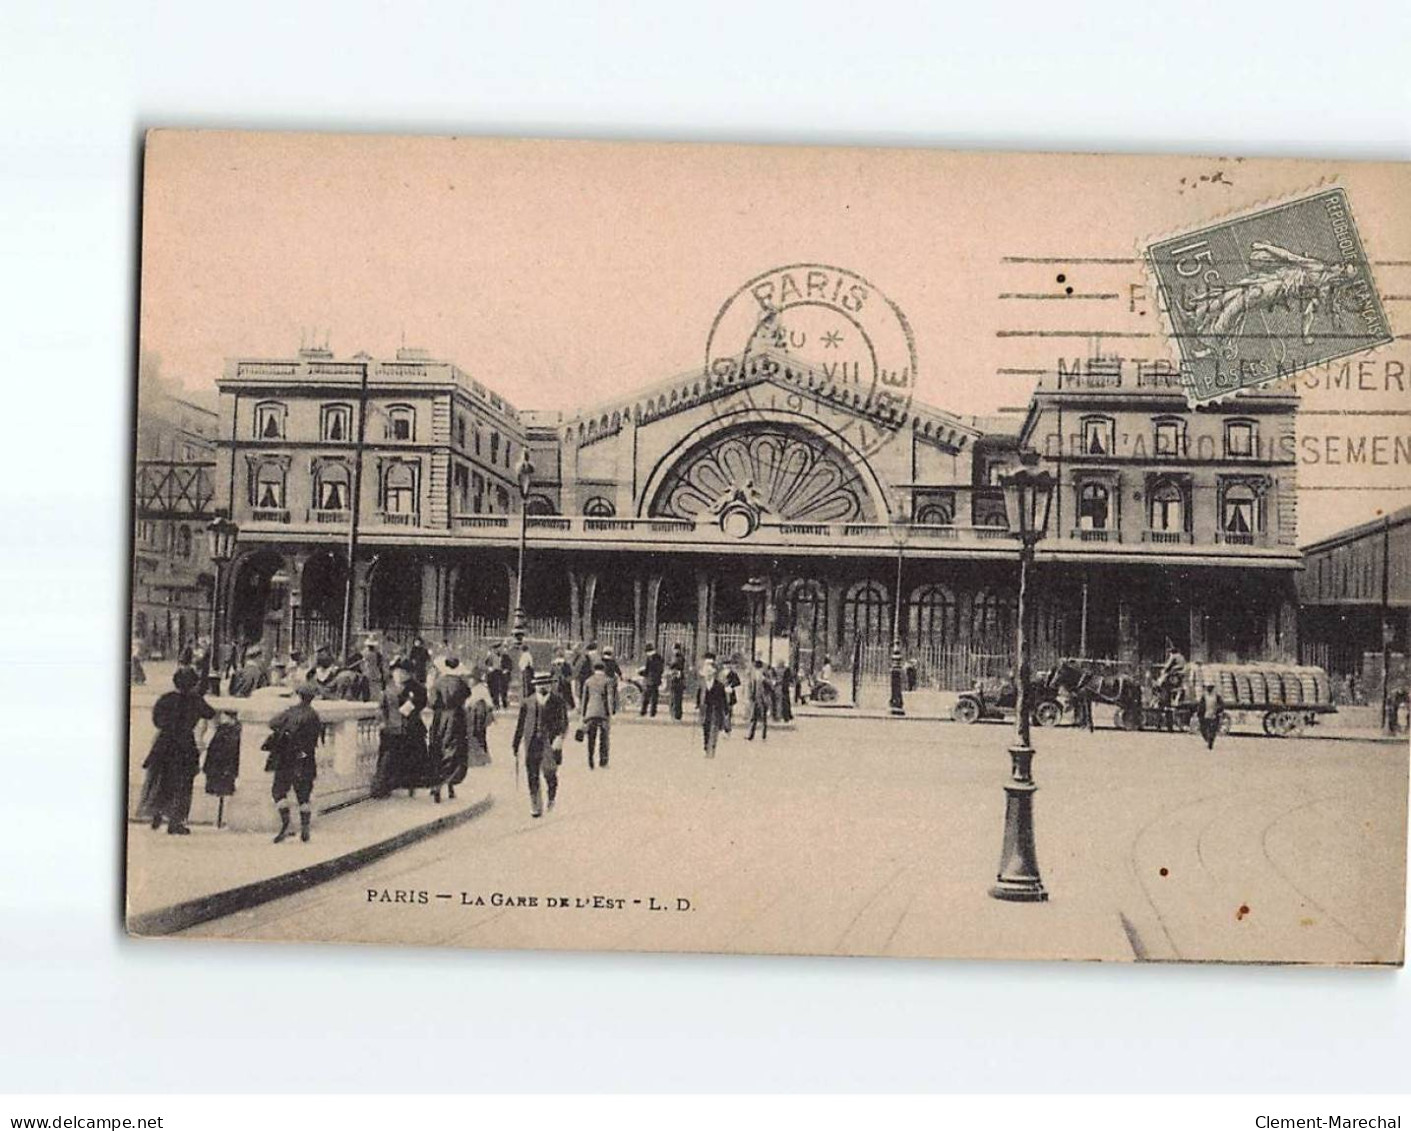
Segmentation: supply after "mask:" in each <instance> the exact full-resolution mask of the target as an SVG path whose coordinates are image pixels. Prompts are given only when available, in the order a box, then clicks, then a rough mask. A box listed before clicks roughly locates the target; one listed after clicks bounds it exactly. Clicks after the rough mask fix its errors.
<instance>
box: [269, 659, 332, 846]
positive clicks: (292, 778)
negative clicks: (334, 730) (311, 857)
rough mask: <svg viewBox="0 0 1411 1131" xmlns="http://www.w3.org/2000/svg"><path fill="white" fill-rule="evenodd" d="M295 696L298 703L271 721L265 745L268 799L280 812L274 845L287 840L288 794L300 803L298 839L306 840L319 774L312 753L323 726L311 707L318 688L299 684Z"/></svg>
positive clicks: (312, 685) (307, 684)
mask: <svg viewBox="0 0 1411 1131" xmlns="http://www.w3.org/2000/svg"><path fill="white" fill-rule="evenodd" d="M295 694H296V695H297V696H298V697H299V701H298V702H297V703H295V704H294V705H293V706H292V707H286V708H285V709H284V710H283V711H281V712H280V713H279V714H277V715H275V716H274V718H272V719H270V721H269V726H270V736H269V739H268V741H267V742H266V749H268V750H269V761H268V762H266V764H265V769H267V770H273V771H274V784H273V785H272V786H271V787H270V796H271V797H272V798H274V804H275V807H276V808H277V809H278V810H279V832H278V833H277V834H276V835H275V838H274V843H275V844H279V843H280V842H281V841H283V840H287V839H288V837H289V834H290V831H291V830H290V826H289V809H290V803H289V794H290V792H291V791H292V792H293V794H294V797H295V799H296V800H297V801H298V802H299V839H300V840H303V841H307V840H308V839H309V825H310V823H311V822H312V820H313V808H312V805H311V802H312V799H313V792H314V778H315V776H317V774H318V763H317V762H316V761H315V757H314V752H315V750H316V748H317V747H318V740H319V736H320V735H321V734H322V733H323V724H322V723H321V722H320V721H319V717H318V712H317V711H315V710H314V709H313V707H312V706H310V704H311V703H312V701H313V700H314V699H316V698H317V697H318V687H317V686H316V685H314V684H312V683H308V682H305V683H301V684H300V685H299V686H298V687H297V688H296V689H295Z"/></svg>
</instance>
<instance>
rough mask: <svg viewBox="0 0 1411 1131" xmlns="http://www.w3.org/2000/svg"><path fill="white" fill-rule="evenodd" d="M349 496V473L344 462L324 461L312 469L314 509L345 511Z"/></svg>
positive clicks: (347, 506)
mask: <svg viewBox="0 0 1411 1131" xmlns="http://www.w3.org/2000/svg"><path fill="white" fill-rule="evenodd" d="M349 497H350V487H349V474H348V468H347V467H346V466H345V465H344V464H341V463H325V464H320V465H318V466H317V467H316V468H315V469H314V509H315V510H321V511H345V510H347V509H348V508H349V503H348V500H349Z"/></svg>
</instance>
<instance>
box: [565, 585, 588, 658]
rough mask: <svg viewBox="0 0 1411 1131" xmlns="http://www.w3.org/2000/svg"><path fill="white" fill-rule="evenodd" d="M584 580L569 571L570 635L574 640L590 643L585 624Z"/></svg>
mask: <svg viewBox="0 0 1411 1131" xmlns="http://www.w3.org/2000/svg"><path fill="white" fill-rule="evenodd" d="M582 584H583V579H582V578H581V577H579V576H578V574H577V573H576V572H574V571H573V570H569V571H568V635H569V636H570V637H571V638H572V639H574V640H581V641H583V642H584V643H585V644H586V643H587V642H588V630H587V628H586V627H585V626H584V624H583V601H582V593H581V588H580V587H581V586H582Z"/></svg>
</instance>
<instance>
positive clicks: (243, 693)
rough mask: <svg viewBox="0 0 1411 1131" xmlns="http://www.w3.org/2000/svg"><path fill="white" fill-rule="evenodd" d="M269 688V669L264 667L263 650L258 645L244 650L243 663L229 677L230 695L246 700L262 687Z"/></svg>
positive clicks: (252, 645)
mask: <svg viewBox="0 0 1411 1131" xmlns="http://www.w3.org/2000/svg"><path fill="white" fill-rule="evenodd" d="M268 686H269V668H267V667H266V666H265V650H264V649H263V648H262V647H261V646H260V645H259V644H251V645H250V647H248V648H246V649H245V663H244V664H243V665H242V666H241V668H240V670H239V671H238V672H236V673H235V674H234V675H233V676H231V677H230V694H231V695H233V696H234V697H235V698H237V699H248V698H249V697H250V696H251V695H253V694H254V693H255V692H256V691H258V690H259V689H260V688H262V687H268Z"/></svg>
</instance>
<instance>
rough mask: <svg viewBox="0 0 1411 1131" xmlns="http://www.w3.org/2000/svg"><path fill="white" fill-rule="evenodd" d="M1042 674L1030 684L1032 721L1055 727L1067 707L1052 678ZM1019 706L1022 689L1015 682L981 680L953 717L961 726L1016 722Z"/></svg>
mask: <svg viewBox="0 0 1411 1131" xmlns="http://www.w3.org/2000/svg"><path fill="white" fill-rule="evenodd" d="M1050 674H1051V673H1049V672H1046V671H1045V672H1039V673H1037V674H1036V676H1035V677H1034V679H1032V680H1031V681H1030V683H1029V691H1030V697H1031V702H1030V706H1029V719H1030V721H1031V722H1033V723H1036V724H1037V725H1038V726H1054V725H1056V724H1057V723H1058V722H1059V721H1060V719H1062V717H1063V705H1062V703H1061V702H1060V701H1059V699H1058V695H1057V692H1056V690H1055V688H1054V686H1053V685H1052V682H1051V680H1050V679H1049V676H1050ZM1018 707H1019V689H1018V687H1017V685H1016V684H1015V683H1014V681H1013V680H1010V679H1001V680H981V681H978V682H977V683H976V684H975V686H974V687H973V688H972V689H971V690H969V691H962V692H961V693H960V696H959V698H957V699H956V702H955V707H954V708H953V709H952V711H951V717H952V718H954V719H955V721H956V722H958V723H967V724H969V723H978V722H980V721H981V720H982V719H991V720H1012V719H1013V718H1014V717H1015V714H1016V712H1017V710H1018Z"/></svg>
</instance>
